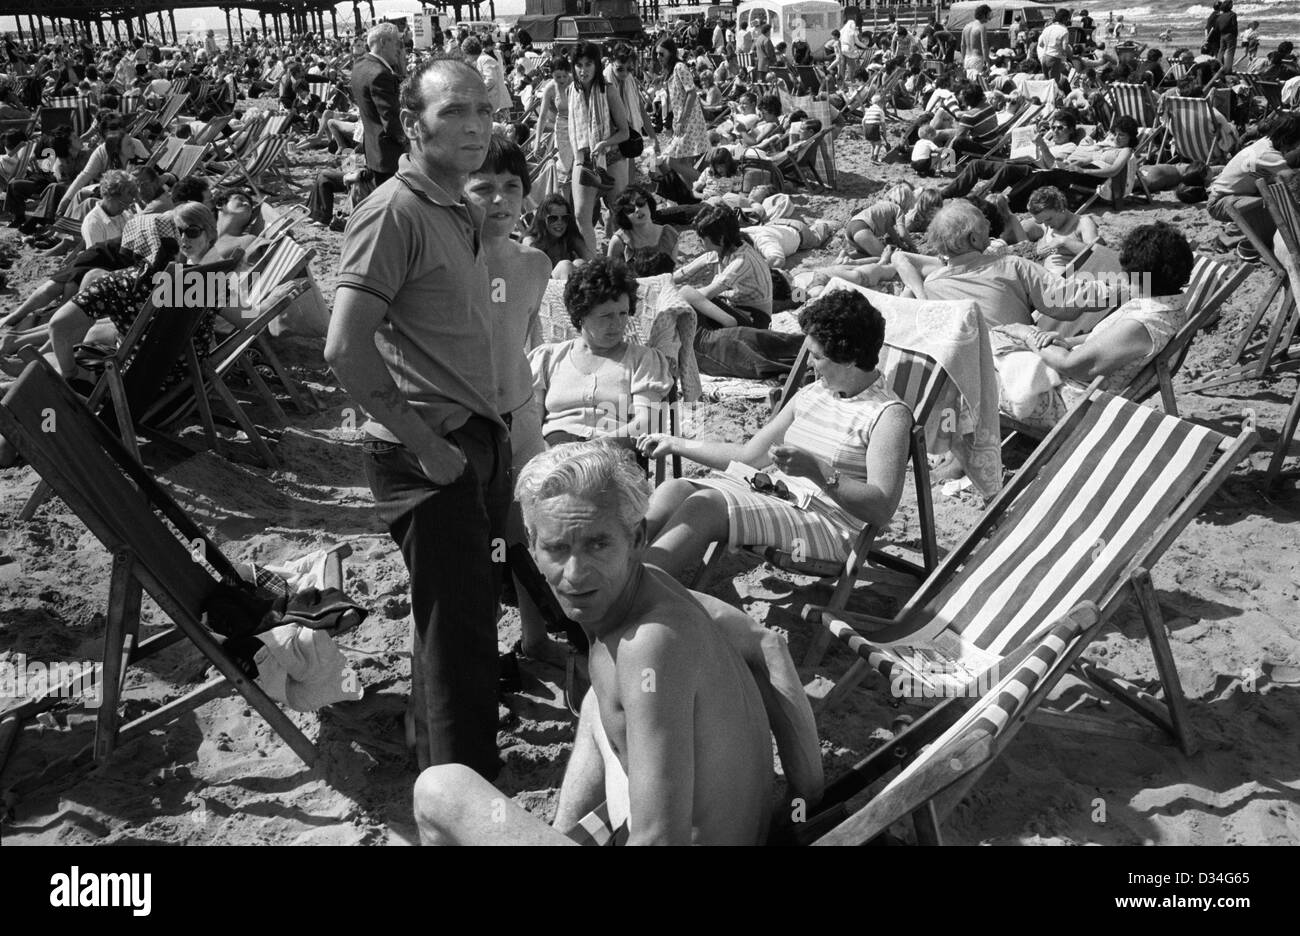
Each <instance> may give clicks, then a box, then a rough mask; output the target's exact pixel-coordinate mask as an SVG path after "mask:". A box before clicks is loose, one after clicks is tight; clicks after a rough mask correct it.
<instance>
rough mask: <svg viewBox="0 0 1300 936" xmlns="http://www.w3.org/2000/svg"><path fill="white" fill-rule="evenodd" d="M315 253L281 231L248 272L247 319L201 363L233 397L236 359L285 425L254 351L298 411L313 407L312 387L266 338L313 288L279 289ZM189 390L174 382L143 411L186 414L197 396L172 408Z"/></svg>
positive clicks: (149, 414) (302, 271) (213, 381)
mask: <svg viewBox="0 0 1300 936" xmlns="http://www.w3.org/2000/svg"><path fill="white" fill-rule="evenodd" d="M313 256H315V252H314V251H312V250H309V249H307V248H306V247H303V246H302V245H301V244H299V243H298V242H297V241H295V240H294V239H293V238H292V237H284V236H281V237H280V239H279V240H277V241H276V242H275V244H274V245H273V246H271V248H270V249H268V250H267V252H266V253H265V254H263V255H262V257H261V258H260V259H259V260H258V261H257V262H256V263H255V264H254V265H253V268H252V269H251V270H250V271H249V273H248V278H249V281H250V282H251V284H252V286H251V288H250V289H249V291H248V295H247V296H246V297H245V304H244V305H245V309H246V312H245V314H246V315H247V316H248V320H247V322H246V323H245V324H244V325H243V326H242V327H241V328H240V329H239V330H238V331H237V332H235V333H234V334H233V335H230V336H229V337H227V338H226V339H224V340H223V341H222V342H220V343H219V344H218V345H217V346H216V347H215V348H214V349H212V351H210V352H209V353H208V354H206V355H204V356H203V358H202V359H201V361H200V367H201V369H202V372H203V375H204V378H205V380H207V382H208V385H209V387H211V388H213V389H216V390H218V392H221V391H225V392H221V396H222V398H223V399H225V398H226V397H230V398H231V399H233V394H230V392H229V390H228V389H227V388H226V387H225V384H224V378H225V376H226V374H228V373H229V372H230V371H231V370H232V369H233V368H234V367H235V366H236V365H238V366H239V367H240V368H241V369H242V370H243V371H244V373H245V375H246V376H247V377H248V379H249V382H250V383H251V384H252V386H253V389H254V390H255V391H256V392H257V394H258V395H259V396H260V397H262V399H263V400H264V401H265V402H266V404H267V406H268V407H269V408H270V409H271V411H272V413H274V415H275V417H276V418H277V419H278V420H279V422H280V424H281V425H286V424H287V423H288V419H287V418H286V416H285V413H284V410H283V409H281V407H280V404H279V402H278V401H277V400H276V398H275V394H273V393H272V392H271V390H270V388H269V387H268V386H267V385H266V382H265V381H264V380H263V379H262V376H261V375H260V374H259V373H258V371H257V368H256V367H255V366H254V363H253V360H252V355H251V352H252V351H254V350H256V352H257V354H258V356H259V357H261V359H262V360H263V361H264V362H265V363H266V365H267V366H269V367H270V368H271V370H272V371H273V372H274V373H275V375H276V377H277V378H278V379H279V381H280V384H281V386H282V387H283V388H284V391H285V393H286V395H287V396H288V397H289V400H290V402H291V403H292V404H293V406H294V408H295V409H297V410H298V411H299V412H300V413H310V412H312V411H313V410H314V409H315V405H316V401H315V399H314V398H313V397H312V396H311V394H310V391H308V390H307V388H305V387H303V386H302V385H301V384H299V383H298V381H297V380H295V379H294V378H293V375H292V374H290V373H289V371H288V369H287V368H286V367H285V366H284V364H283V363H281V361H280V359H279V357H278V356H277V355H276V353H275V351H274V349H273V348H272V347H271V343H270V342H269V341H268V340H267V338H266V330H267V329H268V328H269V327H270V325H271V322H272V320H274V319H275V317H276V316H277V315H279V314H280V313H282V312H283V311H284V310H285V309H286V308H287V307H288V305H289V304H290V303H291V302H293V301H294V300H295V299H297V298H298V297H299V296H300V295H302V294H303V293H304V292H306V290H307V289H308V288H310V284H309V283H307V282H305V281H304V282H303V283H302V284H301V285H300V286H298V287H295V289H293V290H281V289H280V287H281V286H284V285H285V284H288V283H290V282H292V281H293V280H296V279H298V278H300V277H302V276H303V274H305V273H307V272H308V265H309V264H310V263H311V258H312V257H313ZM308 275H310V274H308ZM277 290H279V293H278V294H276V295H275V296H274V297H273V296H272V294H273V293H277ZM272 299H274V301H273V302H271V300H272ZM268 303H269V304H268ZM216 381H222V385H221V387H217V386H216ZM186 395H192V393H191V388H190V386H189V385H181V386H178V387H175V388H173V389H172V390H171V391H169V392H168V393H167V394H165V395H164V396H162V397H161V398H160V399H159V400H158V401H157V402H156V403H155V404H154V405H153V406H152V407H150V409H149V410H148V411H147V412H146V413H145V419H146V420H148V419H150V418H151V417H152V416H154V414H156V413H159V412H165V411H169V410H172V411H173V413H174V415H173V416H172V417H171V418H172V419H173V420H174V419H179V418H180V417H182V416H185V415H187V414H188V413H189V411H190V410H191V409H193V408H194V406H195V405H198V401H194V402H193V403H192V404H191V406H189V407H186V408H184V409H174V404H175V403H176V401H178V400H179V399H180V398H182V397H184V396H186ZM250 422H251V420H250Z"/></svg>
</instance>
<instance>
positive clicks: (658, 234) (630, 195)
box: [609, 185, 677, 264]
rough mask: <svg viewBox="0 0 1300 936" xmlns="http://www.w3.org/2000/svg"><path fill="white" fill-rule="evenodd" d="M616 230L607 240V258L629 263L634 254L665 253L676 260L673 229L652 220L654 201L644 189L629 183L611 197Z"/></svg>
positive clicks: (675, 232) (651, 254) (675, 236)
mask: <svg viewBox="0 0 1300 936" xmlns="http://www.w3.org/2000/svg"><path fill="white" fill-rule="evenodd" d="M612 214H613V216H614V224H615V225H616V227H617V230H616V231H614V233H613V235H612V236H611V237H610V239H609V257H610V259H611V260H618V261H620V262H622V263H627V264H631V263H632V262H633V260H635V259H636V258H638V257H644V256H650V257H653V256H655V255H657V254H666V255H667V256H669V257H672V258H673V261H674V262H676V260H677V229H676V228H673V227H670V226H669V225H667V224H657V223H656V222H655V220H654V214H655V200H654V196H653V195H651V194H650V193H649V192H648V191H647V190H646V189H644V188H643V187H641V186H640V185H633V186H632V187H631V188H629V189H628V190H627V191H625V192H624V193H623V194H622V195H620V196H618V198H616V199H615V200H614V208H613V212H612Z"/></svg>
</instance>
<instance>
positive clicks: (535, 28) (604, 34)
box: [515, 16, 618, 56]
mask: <svg viewBox="0 0 1300 936" xmlns="http://www.w3.org/2000/svg"><path fill="white" fill-rule="evenodd" d="M515 26H516V28H518V29H520V30H525V31H527V33H528V35H529V37H530V38H531V39H532V40H533V45H534V46H535V47H536V48H538V49H549V50H550V51H552V52H565V53H568V54H569V55H570V56H572V55H573V52H574V50H575V49H576V48H577V47H578V43H580V42H594V43H595V44H596V45H598V46H600V48H601V52H602V53H608V52H610V51H611V50H612V49H613V46H614V43H615V42H616V41H618V37H617V36H615V35H614V27H613V26H611V25H610V24H609V20H607V19H605V18H604V17H601V16H521V17H520V18H519V21H518V22H517V23H516V24H515Z"/></svg>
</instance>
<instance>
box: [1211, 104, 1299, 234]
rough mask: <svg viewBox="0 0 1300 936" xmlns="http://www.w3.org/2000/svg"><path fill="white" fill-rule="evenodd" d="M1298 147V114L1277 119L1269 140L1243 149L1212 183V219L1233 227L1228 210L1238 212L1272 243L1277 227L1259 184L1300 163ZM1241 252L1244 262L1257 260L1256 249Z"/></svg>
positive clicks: (1261, 140) (1249, 224)
mask: <svg viewBox="0 0 1300 936" xmlns="http://www.w3.org/2000/svg"><path fill="white" fill-rule="evenodd" d="M1297 145H1300V117H1298V116H1296V115H1295V114H1280V115H1277V116H1276V117H1275V118H1274V122H1273V126H1272V128H1271V129H1270V130H1269V133H1268V136H1266V137H1263V138H1262V139H1259V140H1256V141H1255V142H1254V143H1251V144H1249V145H1248V146H1246V147H1244V148H1243V149H1242V150H1241V151H1240V152H1238V153H1237V154H1236V155H1235V156H1233V157H1232V158H1231V159H1230V160H1228V164H1227V165H1226V166H1224V167H1223V171H1222V172H1220V173H1219V174H1218V176H1216V177H1215V179H1214V181H1213V182H1211V183H1210V192H1209V194H1210V201H1209V204H1208V205H1207V206H1206V210H1207V211H1208V212H1209V214H1210V217H1211V218H1214V219H1215V220H1216V221H1225V222H1229V223H1234V222H1235V219H1234V218H1233V216H1232V214H1231V213H1230V212H1229V211H1228V209H1229V208H1232V209H1235V211H1236V212H1237V214H1239V215H1240V216H1241V218H1242V220H1244V221H1245V222H1246V224H1247V225H1248V226H1249V227H1250V229H1251V230H1252V231H1254V232H1255V233H1256V234H1258V235H1259V237H1260V238H1261V239H1262V240H1263V241H1264V243H1269V242H1270V241H1272V239H1273V234H1274V232H1275V231H1276V230H1277V227H1276V225H1274V224H1273V216H1272V215H1270V214H1269V213H1268V209H1267V208H1266V207H1265V206H1264V199H1262V198H1261V197H1260V195H1259V185H1258V183H1259V182H1260V181H1261V180H1263V181H1265V182H1272V181H1274V180H1275V179H1276V177H1277V176H1278V174H1279V173H1281V172H1283V171H1285V170H1287V169H1288V168H1292V167H1293V166H1294V164H1295V163H1297V162H1300V159H1297V158H1296V157H1297V156H1300V153H1292V151H1293V150H1295V149H1296V147H1297ZM1288 153H1292V155H1291V160H1290V162H1291V164H1292V165H1288V162H1289V161H1288V158H1287V154H1288ZM1240 252H1241V253H1243V254H1244V256H1243V259H1257V256H1256V254H1255V253H1254V247H1253V245H1249V243H1247V246H1246V247H1243V248H1241V251H1240Z"/></svg>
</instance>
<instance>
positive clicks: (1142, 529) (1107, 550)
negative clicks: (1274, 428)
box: [804, 381, 1259, 754]
mask: <svg viewBox="0 0 1300 936" xmlns="http://www.w3.org/2000/svg"><path fill="white" fill-rule="evenodd" d="M1099 384H1100V381H1095V382H1094V383H1093V385H1092V386H1091V387H1089V389H1088V392H1087V394H1086V395H1085V396H1084V398H1083V399H1082V400H1080V402H1079V403H1078V405H1076V406H1075V407H1074V408H1073V409H1072V410H1071V411H1070V413H1069V414H1068V415H1067V416H1066V418H1065V419H1063V420H1062V421H1061V422H1060V423H1059V424H1058V425H1057V426H1056V427H1055V428H1054V429H1053V430H1052V432H1051V433H1049V434H1048V436H1047V438H1046V439H1045V440H1044V442H1043V444H1042V445H1040V446H1039V447H1038V449H1037V450H1036V451H1035V452H1034V454H1033V455H1032V456H1031V457H1030V459H1029V460H1028V461H1027V462H1026V463H1025V465H1024V467H1022V468H1021V469H1020V471H1019V472H1018V473H1017V474H1016V476H1015V478H1014V479H1012V481H1011V482H1010V483H1009V484H1008V485H1007V486H1006V487H1005V488H1004V489H1003V490H1002V492H1001V493H1000V494H999V495H998V497H997V498H996V499H995V500H994V502H993V503H992V504H991V505H990V506H989V508H988V510H987V511H986V512H985V513H984V515H983V517H981V519H980V521H979V523H978V524H976V526H975V528H974V529H972V530H971V532H970V533H969V534H968V535H967V537H966V539H965V540H964V541H963V542H962V544H961V545H960V546H958V547H957V548H956V549H955V550H954V551H953V552H951V553H949V555H948V556H947V557H946V558H945V559H944V561H943V563H942V564H941V565H940V566H939V568H938V569H936V570H935V571H934V573H933V574H932V575H931V576H930V578H929V579H928V580H927V581H926V582H925V584H923V585H922V586H921V588H920V590H919V591H917V593H916V594H915V595H914V596H913V597H912V598H911V599H910V600H909V601H908V603H907V604H906V605H905V606H904V607H903V609H902V610H901V611H900V612H899V613H898V615H897V616H896V617H895V618H893V619H885V618H877V617H872V616H870V615H862V614H854V613H850V612H846V611H838V612H828V611H826V610H824V609H821V608H816V607H813V608H808V609H806V610H805V612H804V616H805V618H806V619H807V620H809V621H810V622H813V623H817V624H820V625H824V626H823V627H818V629H817V631H816V634H815V636H814V639H813V642H812V645H811V646H810V648H809V658H810V659H816V658H819V657H820V656H821V653H822V651H823V649H824V647H825V646H826V644H827V643H829V641H830V638H831V636H837V637H840V638H841V639H843V640H845V641H846V642H847V643H848V645H849V647H850V649H851V650H852V651H853V652H854V654H855V655H856V656H857V659H856V660H855V661H854V663H853V664H852V666H851V667H850V669H849V670H848V672H847V673H845V674H844V676H842V677H841V678H840V679H839V681H838V682H837V683H836V685H835V687H834V689H832V690H831V692H830V693H829V694H828V695H827V696H826V697H825V699H824V700H823V701H822V707H823V708H829V707H831V706H833V705H834V704H835V703H836V702H838V701H839V700H841V699H843V698H844V696H845V695H846V694H847V693H848V692H849V691H850V690H851V689H852V688H853V687H854V686H855V685H857V684H858V683H859V682H860V681H861V680H862V679H863V678H865V677H866V676H867V675H868V674H870V673H872V672H878V673H880V674H881V675H883V676H885V677H886V678H887V679H889V680H890V688H891V692H897V693H899V694H901V695H908V696H914V697H925V696H926V695H929V696H930V697H934V696H935V695H938V696H942V695H944V694H945V693H950V694H954V695H964V694H966V693H967V692H968V691H969V688H970V687H971V686H972V685H979V684H980V682H981V680H985V681H992V682H998V681H1000V677H1001V675H1002V673H1001V671H1000V667H1002V666H1006V665H1009V664H1008V661H1009V660H1010V661H1012V662H1015V661H1016V659H1017V657H1018V656H1020V655H1021V654H1023V653H1024V652H1025V651H1026V650H1027V649H1030V648H1033V647H1035V646H1037V645H1038V643H1039V642H1040V641H1041V640H1042V638H1043V637H1044V635H1046V634H1048V633H1049V632H1050V631H1051V630H1052V628H1053V627H1054V625H1055V623H1056V622H1057V621H1058V619H1059V618H1060V617H1061V616H1062V615H1063V614H1066V613H1067V612H1068V611H1069V610H1070V609H1071V608H1073V607H1075V606H1076V605H1078V604H1079V603H1080V602H1083V601H1091V602H1094V603H1095V604H1096V606H1097V608H1098V612H1099V617H1098V620H1097V621H1096V622H1095V623H1094V624H1092V625H1091V626H1090V627H1088V629H1087V630H1086V631H1085V632H1084V635H1083V638H1082V641H1083V642H1082V643H1081V644H1080V645H1078V646H1077V647H1076V651H1077V653H1082V651H1083V649H1084V648H1085V647H1086V646H1087V643H1088V642H1090V641H1091V640H1092V639H1093V638H1094V637H1095V636H1096V634H1097V632H1098V631H1099V630H1100V628H1101V626H1102V625H1103V624H1104V623H1105V622H1106V621H1108V620H1110V618H1111V617H1112V616H1113V615H1114V614H1115V613H1116V612H1117V611H1118V610H1119V609H1120V608H1121V607H1122V606H1123V604H1124V602H1125V601H1126V600H1127V599H1128V597H1129V595H1130V589H1131V590H1132V594H1133V595H1134V596H1135V597H1136V598H1137V599H1138V609H1139V611H1140V613H1141V617H1142V619H1143V622H1144V624H1145V626H1146V631H1147V636H1148V639H1149V641H1150V643H1151V647H1152V651H1153V654H1154V656H1155V662H1156V669H1157V672H1158V674H1159V682H1160V683H1161V686H1162V688H1163V691H1164V699H1163V700H1158V699H1157V698H1156V697H1155V696H1154V694H1152V693H1151V692H1148V691H1146V690H1144V689H1141V688H1139V687H1137V686H1135V685H1134V684H1132V683H1131V682H1128V681H1126V680H1124V679H1122V678H1121V677H1118V676H1116V675H1114V674H1113V673H1109V672H1107V671H1105V670H1103V669H1101V668H1100V667H1097V666H1095V665H1093V664H1091V663H1080V664H1079V665H1077V666H1076V667H1075V672H1076V674H1077V675H1079V676H1081V677H1082V678H1083V679H1085V680H1086V681H1087V682H1090V683H1092V684H1093V685H1095V686H1097V687H1098V688H1100V689H1102V690H1104V691H1106V692H1108V693H1110V694H1112V695H1114V696H1115V697H1116V698H1117V699H1118V700H1119V701H1120V702H1122V703H1123V704H1125V705H1127V706H1128V707H1130V708H1132V709H1133V710H1134V711H1135V712H1137V713H1138V714H1140V715H1142V716H1143V717H1144V718H1147V719H1148V720H1150V721H1152V722H1153V723H1154V724H1155V725H1156V726H1157V727H1159V728H1162V729H1164V730H1166V731H1168V732H1170V733H1171V734H1172V735H1173V736H1174V737H1175V738H1176V739H1177V740H1178V742H1179V744H1180V745H1181V747H1182V748H1183V750H1184V751H1185V752H1186V753H1188V754H1190V753H1192V752H1193V750H1194V749H1195V741H1194V738H1193V733H1192V729H1191V725H1190V724H1189V721H1188V714H1187V708H1186V701H1185V699H1184V698H1183V694H1182V690H1181V687H1180V685H1179V681H1178V672H1177V669H1176V668H1175V666H1174V663H1173V657H1172V655H1171V653H1170V651H1169V643H1168V638H1167V636H1166V634H1165V629H1164V623H1163V621H1162V620H1161V618H1160V610H1159V604H1158V602H1157V600H1156V595H1155V591H1154V589H1153V588H1152V585H1151V579H1150V574H1149V570H1150V569H1151V568H1152V567H1153V566H1154V565H1155V563H1156V562H1157V561H1158V560H1159V559H1160V557H1161V556H1162V555H1164V552H1165V550H1167V549H1168V548H1169V546H1170V544H1171V543H1172V542H1173V541H1174V539H1176V538H1177V536H1178V534H1179V533H1180V532H1182V530H1183V528H1184V527H1186V526H1187V524H1188V523H1190V522H1191V520H1192V518H1193V517H1195V516H1196V514H1197V512H1198V511H1199V510H1200V509H1201V508H1202V507H1204V506H1205V504H1206V502H1207V501H1208V500H1209V499H1210V497H1211V495H1213V494H1214V492H1215V491H1216V490H1217V489H1218V488H1219V486H1220V485H1221V484H1222V483H1223V482H1224V481H1225V480H1226V479H1227V477H1228V475H1229V474H1231V472H1232V470H1233V468H1234V467H1235V466H1236V465H1237V464H1238V463H1239V462H1240V461H1241V460H1242V459H1243V458H1244V457H1245V456H1246V455H1247V454H1248V453H1249V452H1250V450H1251V448H1253V447H1254V445H1255V443H1256V442H1257V441H1258V439H1259V436H1258V434H1257V433H1255V432H1254V431H1253V430H1251V429H1243V430H1242V432H1241V434H1240V435H1238V436H1237V437H1236V438H1235V439H1232V438H1228V437H1225V436H1224V435H1222V434H1220V433H1218V432H1215V431H1214V430H1212V429H1209V428H1206V427H1204V426H1200V425H1197V424H1195V423H1191V422H1187V421H1185V420H1182V419H1179V418H1178V417H1176V416H1168V415H1165V414H1163V413H1160V412H1158V411H1156V410H1153V409H1150V408H1148V407H1145V406H1142V405H1140V404H1137V403H1133V402H1131V401H1129V400H1125V399H1124V398H1123V397H1119V396H1114V395H1112V394H1109V393H1106V392H1104V391H1102V390H1100V389H1099ZM1030 652H1032V649H1030ZM1061 719H1062V722H1063V727H1064V726H1065V725H1066V724H1068V719H1069V716H1066V715H1062V716H1061Z"/></svg>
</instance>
